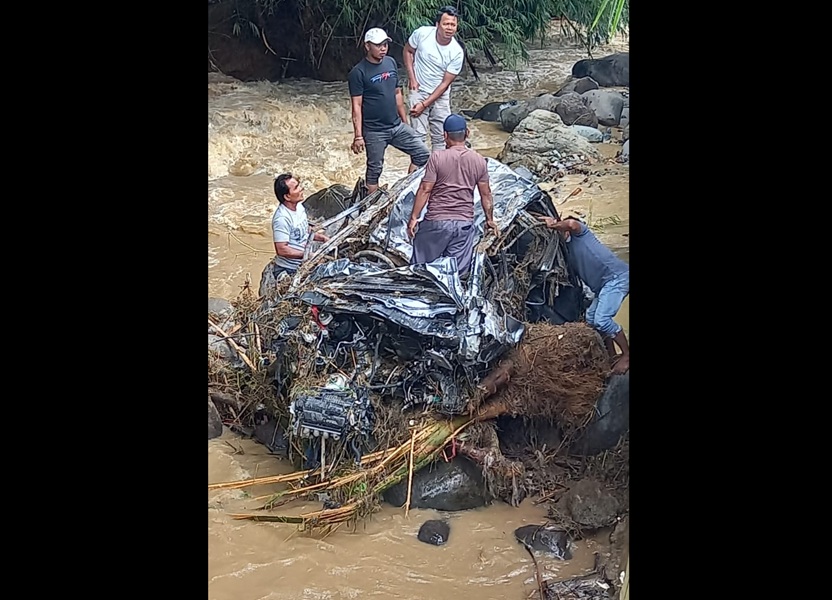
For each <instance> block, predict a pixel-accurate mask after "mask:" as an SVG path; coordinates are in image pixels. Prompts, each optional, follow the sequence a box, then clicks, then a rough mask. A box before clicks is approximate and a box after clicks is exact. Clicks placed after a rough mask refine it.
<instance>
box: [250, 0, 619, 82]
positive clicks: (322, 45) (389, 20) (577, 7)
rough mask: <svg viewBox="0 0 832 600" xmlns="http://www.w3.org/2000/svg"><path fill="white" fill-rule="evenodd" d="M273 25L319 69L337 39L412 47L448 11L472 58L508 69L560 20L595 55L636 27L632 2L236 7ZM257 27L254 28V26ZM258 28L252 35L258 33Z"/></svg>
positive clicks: (316, 0)
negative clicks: (300, 44) (302, 39)
mask: <svg viewBox="0 0 832 600" xmlns="http://www.w3.org/2000/svg"><path fill="white" fill-rule="evenodd" d="M236 1H237V3H238V6H241V5H248V6H250V7H252V8H256V10H258V11H260V13H261V14H263V15H267V16H268V17H269V18H281V19H284V20H285V21H286V26H291V25H290V24H289V23H290V21H294V20H295V19H296V20H297V21H299V23H298V25H299V26H300V27H301V28H302V29H303V31H304V32H305V33H307V34H308V37H309V49H310V53H311V56H310V57H309V58H310V59H311V60H312V61H313V62H317V64H320V61H321V58H322V56H323V53H324V52H326V48H327V45H328V43H329V41H330V40H331V39H332V38H333V37H334V36H335V37H339V38H345V37H348V38H353V39H355V41H356V46H358V45H360V44H361V41H362V39H363V33H364V31H366V29H368V28H370V27H383V28H385V29H386V30H387V32H388V33H389V34H390V35H391V37H393V38H394V39H396V40H401V43H405V40H407V38H408V37H409V36H410V33H411V32H412V31H413V30H414V29H416V28H417V27H421V26H423V25H432V24H433V23H434V19H435V16H436V12H437V10H438V9H439V8H440V7H441V6H444V5H451V6H455V7H456V8H457V10H458V11H459V12H460V15H461V16H460V27H459V32H458V38H459V39H461V40H462V41H463V43H464V44H465V47H466V49H467V51H468V53H469V54H477V53H480V52H483V51H485V50H486V49H488V51H490V53H491V54H492V55H494V56H495V57H497V58H498V59H499V60H500V61H501V63H502V66H503V67H504V68H507V69H517V68H518V66H519V65H520V63H521V62H523V61H524V60H525V59H527V58H528V52H527V50H526V44H527V43H528V42H533V41H542V40H543V38H544V36H545V34H546V31H547V29H548V28H549V27H550V25H551V23H552V19H554V18H561V19H562V22H561V27H562V28H563V31H564V33H567V34H569V35H570V36H571V37H573V39H576V40H578V41H580V42H581V43H582V44H584V45H585V46H586V47H587V49H588V50H590V51H591V50H592V49H593V48H594V47H595V46H597V45H598V44H599V43H603V42H606V41H609V39H610V38H611V37H612V36H614V35H615V34H616V33H617V32H619V31H621V30H623V29H624V28H625V27H626V26H627V24H628V23H629V0H236ZM252 25H253V24H252ZM255 30H256V28H253V29H252V33H254V31H255Z"/></svg>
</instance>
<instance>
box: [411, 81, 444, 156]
mask: <svg viewBox="0 0 832 600" xmlns="http://www.w3.org/2000/svg"><path fill="white" fill-rule="evenodd" d="M428 96H430V94H428V93H427V92H423V91H422V90H416V91H415V92H410V108H413V107H414V106H416V104H418V103H419V102H421V101H423V100H424V99H425V98H427V97H428ZM450 114H451V88H448V89H447V90H445V93H444V94H442V95H441V96H439V98H437V99H436V102H434V103H433V104H431V105H430V106H429V107H428V108H427V109H426V110H425V111H424V112H423V113H422V114H421V115H420V116H418V117H410V125H411V126H412V127H413V129H414V130H415V131H416V133H417V134H418V135H419V139H421V140H425V139H426V138H427V135H428V130H430V149H431V151H434V150H444V149H445V119H447V118H448V115H450Z"/></svg>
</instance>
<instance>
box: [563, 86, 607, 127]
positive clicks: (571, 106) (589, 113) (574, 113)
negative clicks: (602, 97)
mask: <svg viewBox="0 0 832 600" xmlns="http://www.w3.org/2000/svg"><path fill="white" fill-rule="evenodd" d="M560 98H561V101H560V103H559V104H558V105H557V107H555V110H554V111H553V112H555V113H556V114H557V115H558V116H559V117H560V118H561V120H562V121H563V122H564V123H565V124H566V125H583V126H585V127H598V117H596V116H595V112H593V110H592V109H591V108H589V107H588V106H587V105H586V101H585V100H584V98H583V97H582V96H580V95H579V94H576V93H574V92H569V93H567V94H564V95H563V96H561V97H560Z"/></svg>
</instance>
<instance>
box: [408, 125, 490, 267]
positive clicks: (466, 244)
mask: <svg viewBox="0 0 832 600" xmlns="http://www.w3.org/2000/svg"><path fill="white" fill-rule="evenodd" d="M443 128H444V130H445V133H444V138H445V139H444V143H445V145H446V146H447V149H445V150H437V151H435V152H433V153H432V154H431V155H430V158H429V159H428V164H427V165H425V175H424V177H423V178H422V183H421V184H420V185H419V189H418V191H417V192H416V199H415V200H414V201H413V211H412V212H411V214H410V222H409V223H408V226H407V228H408V231H409V233H410V236H411V237H412V238H413V254H412V256H411V259H410V262H411V263H412V264H423V263H429V262H433V261H434V260H436V259H437V258H439V257H440V256H453V257H454V258H455V259H456V265H457V270H458V271H459V274H460V275H465V274H466V273H467V272H468V267H469V266H470V265H471V255H472V252H473V247H474V238H475V237H476V233H477V230H476V228H475V227H474V188H477V189H478V190H479V192H480V201H481V202H482V209H483V211H484V212H485V224H486V226H487V227H489V228H490V229H491V230H492V231H494V232H495V233H496V232H497V225H496V224H495V223H494V206H493V201H492V198H491V186H490V184H489V183H488V165H487V164H486V162H485V158H483V157H482V156H480V155H479V154H477V152H476V151H474V150H471V149H469V148H467V147H466V146H465V140H466V138H467V137H468V124H467V122H466V121H465V117H462V116H460V115H450V116H448V118H447V119H445V122H444V124H443ZM425 204H427V206H428V210H427V213H426V214H425V219H424V221H422V222H421V224H419V217H420V216H421V214H422V209H423V208H424V207H425ZM417 224H418V225H419V229H418V231H417V230H416V226H417Z"/></svg>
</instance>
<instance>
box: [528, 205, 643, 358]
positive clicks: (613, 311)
mask: <svg viewBox="0 0 832 600" xmlns="http://www.w3.org/2000/svg"><path fill="white" fill-rule="evenodd" d="M538 218H539V219H540V220H541V221H543V222H544V223H546V226H547V227H549V228H550V229H554V230H555V231H558V232H560V234H561V235H562V236H563V240H564V241H565V242H566V247H567V252H566V262H567V264H568V266H569V268H570V269H572V270H573V271H574V272H575V273H576V274H577V275H578V277H580V278H581V281H583V282H584V283H585V284H586V285H587V287H589V289H591V290H592V293H593V294H595V298H593V300H592V304H590V305H589V308H588V309H587V311H586V322H587V323H588V324H589V325H591V326H592V327H593V328H594V329H595V330H596V331H598V333H600V334H601V337H602V338H604V344H605V345H606V347H607V351H608V352H609V354H610V358H612V359H613V362H614V363H615V364H614V366H613V369H612V371H613V373H624V372H626V371H627V370H628V369H629V368H630V345H629V343H628V342H627V336H626V335H625V334H624V330H623V329H622V328H621V325H619V324H618V323H616V322H615V321H613V317H615V315H617V314H618V310H619V309H620V308H621V304H622V303H623V302H624V298H626V297H627V295H628V294H629V293H630V265H628V264H627V263H625V262H624V261H623V260H621V259H620V258H618V257H617V256H616V255H615V254H614V253H613V252H612V250H610V249H609V248H607V247H606V246H604V245H603V244H602V243H601V242H600V241H599V240H598V238H597V237H595V234H594V233H592V232H591V231H590V230H589V228H588V227H587V226H586V225H584V224H583V223H581V222H580V221H578V220H577V219H573V218H571V217H567V218H566V219H563V220H561V219H558V218H552V217H538ZM613 342H615V343H616V344H618V347H619V348H621V355H616V353H615V346H613Z"/></svg>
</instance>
